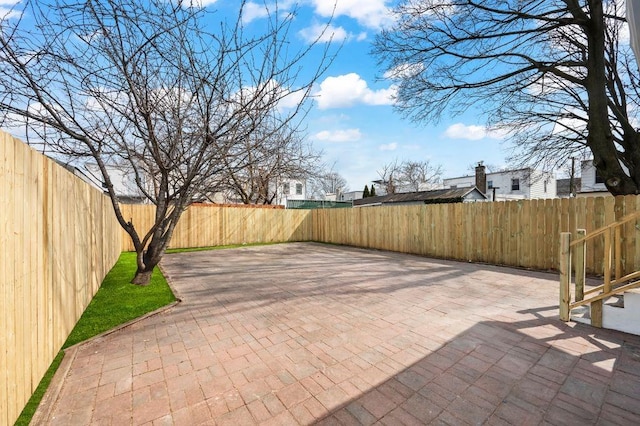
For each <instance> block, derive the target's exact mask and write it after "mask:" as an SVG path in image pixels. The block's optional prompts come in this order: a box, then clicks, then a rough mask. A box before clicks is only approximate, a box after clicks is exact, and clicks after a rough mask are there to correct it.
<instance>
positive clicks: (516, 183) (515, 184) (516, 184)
mask: <svg viewBox="0 0 640 426" xmlns="http://www.w3.org/2000/svg"><path fill="white" fill-rule="evenodd" d="M511 190H512V191H520V179H511Z"/></svg>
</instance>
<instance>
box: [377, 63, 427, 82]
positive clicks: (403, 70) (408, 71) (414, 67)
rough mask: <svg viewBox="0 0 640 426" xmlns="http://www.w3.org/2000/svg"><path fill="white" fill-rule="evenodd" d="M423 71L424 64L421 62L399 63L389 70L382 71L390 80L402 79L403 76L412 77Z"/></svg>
mask: <svg viewBox="0 0 640 426" xmlns="http://www.w3.org/2000/svg"><path fill="white" fill-rule="evenodd" d="M422 71H424V65H423V64H422V63H417V64H410V63H404V64H400V65H398V66H396V67H394V68H392V69H390V70H389V71H387V72H385V73H384V78H388V79H391V80H402V79H405V78H413V77H415V76H417V75H418V74H420V73H421V72H422Z"/></svg>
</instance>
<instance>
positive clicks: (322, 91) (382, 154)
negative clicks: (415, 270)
mask: <svg viewBox="0 0 640 426" xmlns="http://www.w3.org/2000/svg"><path fill="white" fill-rule="evenodd" d="M191 1H193V2H200V3H201V4H202V5H203V6H206V7H207V8H208V9H209V10H210V11H212V12H216V13H220V14H221V15H215V14H214V15H213V16H214V18H213V19H216V16H224V15H227V14H228V15H229V16H233V15H235V13H237V8H238V4H239V2H238V0H191ZM17 3H18V4H19V1H18V0H0V15H5V14H6V11H8V10H9V8H10V7H12V6H15V5H16V4H17ZM396 3H397V0H338V1H337V3H336V4H335V12H334V1H333V0H297V1H295V0H280V1H279V2H278V8H279V10H281V11H290V10H292V8H293V7H294V6H295V5H296V4H297V7H298V8H297V14H296V16H295V21H294V28H293V30H294V31H292V33H291V36H290V37H291V40H290V43H291V45H292V47H294V48H296V47H298V48H301V47H304V46H305V45H308V43H309V40H310V39H313V38H315V37H316V36H317V34H318V31H319V29H322V28H323V27H324V25H326V23H327V22H328V20H329V19H330V18H331V16H332V15H333V19H332V21H331V23H330V26H331V27H330V28H329V30H328V31H327V32H326V33H325V36H326V37H325V38H327V39H328V38H329V36H332V37H333V41H332V43H334V44H335V46H336V47H337V46H338V45H342V47H341V49H340V51H339V53H338V55H337V57H336V59H335V61H334V62H333V63H332V65H331V66H330V68H329V69H328V70H327V72H326V73H325V74H324V75H323V76H322V78H321V79H320V80H319V81H318V84H317V86H316V87H315V88H314V90H313V101H312V107H311V110H310V112H309V114H308V116H307V117H306V119H305V123H304V124H305V127H306V135H307V138H308V140H309V141H310V142H311V143H313V145H314V147H315V148H316V149H317V150H321V151H323V153H324V161H325V163H326V164H327V167H328V169H331V170H332V171H335V172H337V173H339V174H340V175H342V176H343V177H344V178H345V179H346V180H347V182H348V185H349V188H350V189H351V190H362V189H363V187H364V185H365V184H370V183H371V181H372V180H375V179H378V178H379V175H378V170H380V169H381V168H382V167H383V166H384V165H385V164H388V163H390V162H393V161H394V160H398V161H402V160H417V161H424V160H429V161H430V162H431V163H432V164H435V165H442V167H443V169H444V175H443V177H456V176H462V175H466V174H470V173H471V172H470V169H469V166H470V165H472V164H475V163H477V162H478V161H484V162H485V163H488V164H491V165H495V166H504V165H505V163H506V160H505V157H506V156H507V155H508V152H507V148H508V145H506V144H504V143H503V142H502V141H501V140H500V138H499V136H498V135H495V134H492V133H490V132H487V131H486V129H485V127H484V126H483V123H484V117H482V116H479V115H475V114H474V113H473V112H468V113H466V114H463V115H458V116H455V117H453V116H451V115H449V114H446V113H445V114H443V119H442V120H441V121H440V122H439V123H422V124H415V123H412V122H410V121H408V120H405V119H403V118H402V117H401V116H400V115H399V114H398V113H396V112H395V111H394V109H393V105H392V95H393V93H394V87H393V85H392V84H391V82H390V81H388V80H385V79H384V76H383V75H382V74H383V71H382V70H381V69H378V68H377V66H376V61H375V58H374V57H372V56H371V55H370V51H371V47H372V42H373V40H374V38H375V36H376V34H377V33H378V32H379V31H380V30H381V29H382V28H383V27H384V26H385V25H389V24H390V23H391V22H392V21H391V16H390V13H389V11H390V8H391V7H393V6H394V4H396ZM267 5H268V6H269V7H270V8H271V10H273V4H272V3H269V2H267ZM3 11H4V12H3ZM264 16H265V3H264V2H263V1H258V2H251V1H249V2H248V3H247V7H246V9H245V14H244V24H245V26H246V28H247V30H249V31H261V30H262V29H263V28H264V27H265V24H266V20H265V18H264ZM317 50H318V51H320V50H321V49H317ZM309 60H310V64H309V67H310V69H313V67H314V61H315V62H316V63H317V61H318V58H317V57H316V58H313V57H311V58H309Z"/></svg>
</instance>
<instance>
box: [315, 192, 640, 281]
mask: <svg viewBox="0 0 640 426" xmlns="http://www.w3.org/2000/svg"><path fill="white" fill-rule="evenodd" d="M635 211H640V197H639V196H635V195H633V196H625V197H615V198H614V197H598V198H594V197H588V198H573V199H551V200H522V201H509V202H495V203H465V204H431V205H420V206H396V207H392V206H389V207H385V206H383V207H368V208H354V209H340V210H313V211H312V215H313V220H312V222H313V236H312V239H313V240H315V241H322V242H328V243H336V244H346V245H350V246H356V247H365V248H375V249H382V250H391V251H398V252H403V253H414V254H419V255H424V256H432V257H439V258H447V259H456V260H462V261H469V262H484V263H490V264H494V265H507V266H515V267H524V268H531V269H539V270H557V269H558V264H559V249H558V243H557V242H558V241H559V238H560V233H561V232H563V231H564V232H567V231H568V232H572V231H573V232H575V230H576V229H578V228H582V229H586V230H587V234H588V233H589V232H591V231H593V230H595V229H598V228H600V227H602V226H604V225H607V224H609V223H612V222H614V221H615V218H616V217H622V216H624V215H626V214H629V213H632V212H635ZM639 222H640V221H639ZM636 225H637V223H636V222H635V221H634V222H630V223H627V224H626V225H625V227H624V228H623V229H622V232H621V236H622V240H621V244H622V249H623V250H622V269H623V273H630V272H633V271H636V270H638V269H640V238H636V237H639V236H640V232H639V231H638V228H637V227H636ZM589 244H591V245H592V246H591V247H589V250H588V251H587V253H588V255H587V259H586V269H587V273H589V274H599V275H600V274H602V273H603V271H604V266H603V244H602V242H601V241H599V240H595V241H593V242H590V243H589Z"/></svg>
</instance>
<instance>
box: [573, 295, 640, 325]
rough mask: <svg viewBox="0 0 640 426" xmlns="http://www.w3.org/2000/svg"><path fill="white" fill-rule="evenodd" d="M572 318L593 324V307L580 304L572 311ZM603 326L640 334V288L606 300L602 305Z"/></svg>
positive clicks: (575, 320)
mask: <svg viewBox="0 0 640 426" xmlns="http://www.w3.org/2000/svg"><path fill="white" fill-rule="evenodd" d="M571 320H572V321H574V322H579V323H583V324H589V325H590V324H591V309H590V307H589V306H580V307H578V308H576V309H573V310H572V311H571ZM602 328H607V329H610V330H618V331H623V332H625V333H629V334H635V335H636V336H640V289H633V290H629V291H626V292H625V293H624V294H623V295H619V296H613V297H610V298H608V299H606V300H605V302H604V304H603V307H602Z"/></svg>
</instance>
